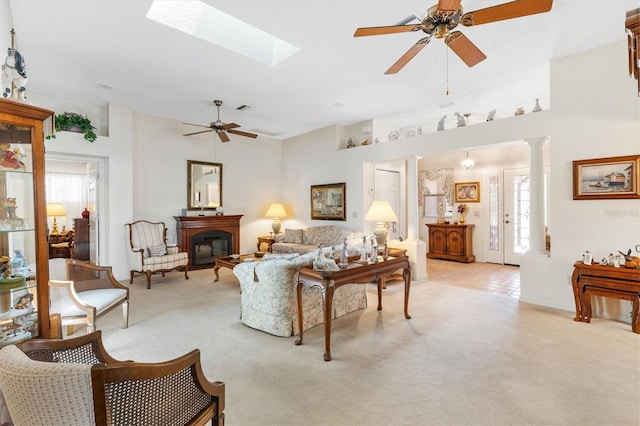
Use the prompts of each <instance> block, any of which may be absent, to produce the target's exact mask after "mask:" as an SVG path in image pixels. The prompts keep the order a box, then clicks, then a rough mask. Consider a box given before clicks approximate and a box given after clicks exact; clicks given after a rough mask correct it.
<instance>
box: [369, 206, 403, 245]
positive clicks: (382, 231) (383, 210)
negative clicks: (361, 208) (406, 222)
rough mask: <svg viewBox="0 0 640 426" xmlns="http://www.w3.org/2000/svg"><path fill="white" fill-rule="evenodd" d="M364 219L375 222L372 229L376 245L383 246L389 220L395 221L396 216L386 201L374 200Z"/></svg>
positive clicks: (387, 232)
mask: <svg viewBox="0 0 640 426" xmlns="http://www.w3.org/2000/svg"><path fill="white" fill-rule="evenodd" d="M364 220H366V221H367V222H376V229H374V231H373V235H375V236H376V241H378V245H379V246H383V245H384V243H385V241H387V236H388V235H389V222H397V221H398V216H396V214H395V213H394V212H393V209H392V208H391V204H389V202H388V201H381V200H376V201H374V202H373V204H371V207H369V211H368V212H367V215H366V216H365V217H364Z"/></svg>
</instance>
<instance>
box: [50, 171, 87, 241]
mask: <svg viewBox="0 0 640 426" xmlns="http://www.w3.org/2000/svg"><path fill="white" fill-rule="evenodd" d="M45 188H46V198H47V204H49V203H62V205H64V208H65V211H66V212H67V215H66V216H63V217H56V220H57V222H58V229H59V230H60V231H62V229H63V227H64V228H65V229H67V230H69V229H72V228H73V219H74V218H77V217H82V214H81V213H82V210H84V208H85V206H86V205H87V176H86V175H83V174H78V173H57V172H47V173H45ZM47 220H48V223H49V229H51V227H52V226H53V225H52V224H53V218H52V217H51V218H47Z"/></svg>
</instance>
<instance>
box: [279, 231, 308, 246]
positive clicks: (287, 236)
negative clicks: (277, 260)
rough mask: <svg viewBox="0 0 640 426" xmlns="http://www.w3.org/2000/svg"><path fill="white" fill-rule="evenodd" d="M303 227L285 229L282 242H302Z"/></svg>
mask: <svg viewBox="0 0 640 426" xmlns="http://www.w3.org/2000/svg"><path fill="white" fill-rule="evenodd" d="M303 233H304V229H285V230H284V242H285V243H293V244H302V235H303Z"/></svg>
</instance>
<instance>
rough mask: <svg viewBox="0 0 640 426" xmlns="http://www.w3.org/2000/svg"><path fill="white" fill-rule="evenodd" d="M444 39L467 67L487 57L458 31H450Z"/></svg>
mask: <svg viewBox="0 0 640 426" xmlns="http://www.w3.org/2000/svg"><path fill="white" fill-rule="evenodd" d="M444 41H445V43H447V46H449V48H450V49H451V50H453V52H454V53H455V54H456V55H458V57H459V58H460V59H462V61H463V62H464V63H465V64H467V66H469V67H472V66H474V65H476V64H478V63H479V62H482V61H484V60H485V59H487V56H486V55H485V54H484V53H482V51H481V50H480V49H478V47H477V46H476V45H475V44H473V43H472V42H471V40H469V39H468V38H467V36H465V35H464V34H462V33H461V32H460V31H454V32H452V33H451V34H449V35H448V36H447V38H446V39H445V40H444Z"/></svg>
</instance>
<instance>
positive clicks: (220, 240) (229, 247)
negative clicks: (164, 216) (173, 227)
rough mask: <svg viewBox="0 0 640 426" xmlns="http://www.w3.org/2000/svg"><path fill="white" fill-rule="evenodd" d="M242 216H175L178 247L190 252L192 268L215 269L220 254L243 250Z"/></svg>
mask: <svg viewBox="0 0 640 426" xmlns="http://www.w3.org/2000/svg"><path fill="white" fill-rule="evenodd" d="M241 217H242V215H230V216H227V215H223V216H174V218H175V219H176V222H177V233H176V234H177V237H178V247H179V248H180V251H186V252H187V253H189V269H201V268H212V267H213V266H214V264H215V259H216V257H220V256H228V255H230V254H232V253H239V252H240V218H241Z"/></svg>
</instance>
